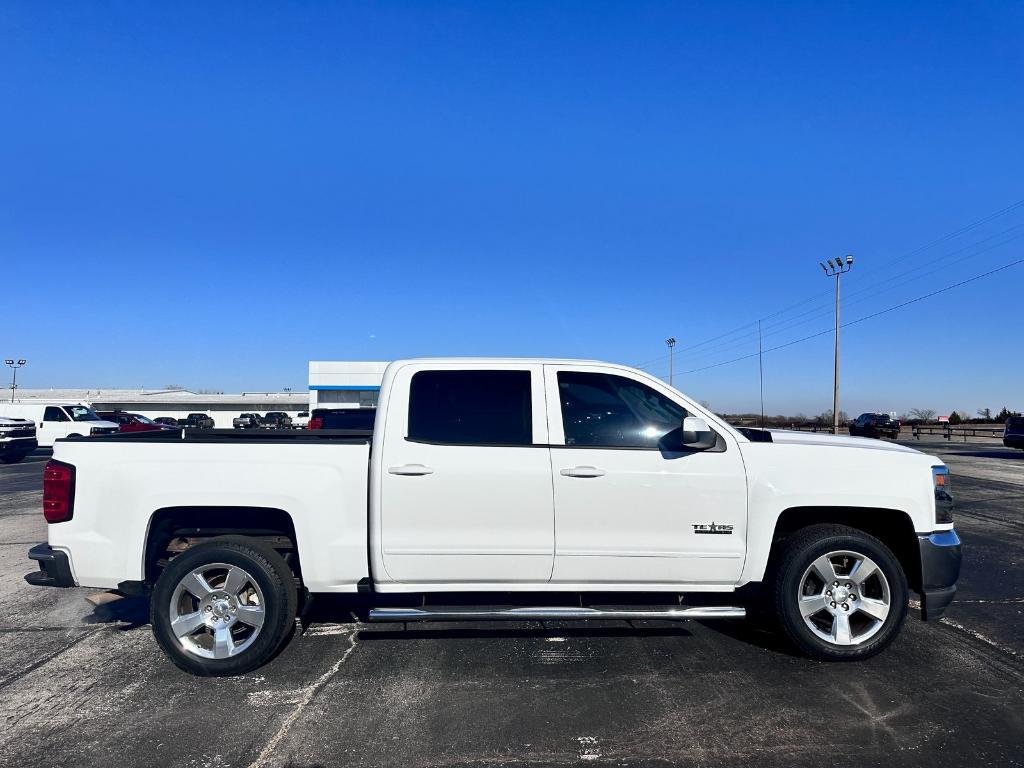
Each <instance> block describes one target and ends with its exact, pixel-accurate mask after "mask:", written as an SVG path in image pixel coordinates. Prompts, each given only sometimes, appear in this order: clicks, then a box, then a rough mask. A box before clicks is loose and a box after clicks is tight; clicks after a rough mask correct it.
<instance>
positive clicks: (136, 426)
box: [96, 411, 171, 432]
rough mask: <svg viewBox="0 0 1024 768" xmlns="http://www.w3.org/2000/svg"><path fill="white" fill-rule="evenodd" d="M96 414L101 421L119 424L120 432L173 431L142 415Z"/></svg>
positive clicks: (116, 412) (102, 412) (125, 413)
mask: <svg viewBox="0 0 1024 768" xmlns="http://www.w3.org/2000/svg"><path fill="white" fill-rule="evenodd" d="M96 414H97V415H98V416H99V417H100V418H101V419H105V420H106V421H113V422H115V423H117V425H118V431H119V432H151V431H154V430H161V429H171V427H170V426H167V425H165V424H157V423H156V422H155V421H154V420H153V419H150V418H147V417H146V416H143V415H142V414H141V413H128V412H127V411H97V412H96Z"/></svg>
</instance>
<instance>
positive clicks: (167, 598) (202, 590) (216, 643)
mask: <svg viewBox="0 0 1024 768" xmlns="http://www.w3.org/2000/svg"><path fill="white" fill-rule="evenodd" d="M296 601H297V596H296V590H295V582H294V577H293V576H292V572H291V570H290V569H289V568H288V564H287V563H285V561H284V558H282V557H281V555H279V554H278V553H277V552H276V551H275V550H274V549H272V548H271V547H269V546H267V545H265V544H263V543H262V542H259V541H254V540H252V539H247V538H246V537H244V536H219V537H217V538H214V539H210V540H209V541H207V542H204V543H202V544H197V545H196V546H194V547H191V548H190V549H188V550H186V551H185V552H183V553H181V554H180V555H178V556H177V557H175V558H174V559H173V560H172V561H171V562H170V564H169V565H168V566H167V567H166V568H165V569H164V571H163V572H162V573H161V574H160V577H159V578H158V579H157V582H156V586H155V587H154V589H153V596H152V602H151V604H150V621H151V622H152V625H153V634H154V635H155V636H156V639H157V642H158V643H159V644H160V646H161V648H163V650H164V652H165V653H166V654H167V655H168V656H169V657H170V659H171V661H173V662H174V663H175V664H176V665H177V666H178V667H180V668H181V669H183V670H185V671H186V672H191V673H192V674H194V675H204V676H222V675H239V674H243V673H245V672H249V671H251V670H253V669H255V668H256V667H258V666H260V665H261V664H263V663H265V662H266V661H267V660H269V659H270V658H271V657H272V656H273V655H274V653H275V652H276V651H277V649H278V648H279V647H280V646H281V644H282V643H283V642H284V641H285V640H286V639H287V637H288V635H289V633H290V632H291V630H292V628H293V626H294V622H295V610H296Z"/></svg>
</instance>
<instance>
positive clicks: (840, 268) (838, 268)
mask: <svg viewBox="0 0 1024 768" xmlns="http://www.w3.org/2000/svg"><path fill="white" fill-rule="evenodd" d="M818 264H819V265H821V268H822V270H823V271H824V272H825V276H826V277H832V276H833V275H835V278H836V352H835V369H834V372H833V378H832V434H833V435H838V434H839V278H840V277H841V276H842V275H845V274H846V273H847V272H849V271H850V270H851V269H853V256H850V255H847V256H846V261H845V263H844V262H843V260H842V259H841V258H840V259H836V260H835V262H834V263H833V261H832V259H829V260H828V266H827V267H826V266H825V265H824V264H822V263H821V262H820V261H819V262H818Z"/></svg>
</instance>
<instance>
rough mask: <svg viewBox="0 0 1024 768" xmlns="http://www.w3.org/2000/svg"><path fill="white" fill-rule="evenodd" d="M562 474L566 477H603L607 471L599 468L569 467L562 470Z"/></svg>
mask: <svg viewBox="0 0 1024 768" xmlns="http://www.w3.org/2000/svg"><path fill="white" fill-rule="evenodd" d="M560 474H563V475H565V476H566V477H602V476H603V475H604V474H605V471H604V470H603V469H598V468H597V467H569V468H568V469H563V470H561V472H560Z"/></svg>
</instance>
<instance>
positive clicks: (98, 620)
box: [82, 597, 149, 632]
mask: <svg viewBox="0 0 1024 768" xmlns="http://www.w3.org/2000/svg"><path fill="white" fill-rule="evenodd" d="M82 621H83V622H84V623H86V624H123V625H124V626H121V627H118V629H119V630H121V631H122V632H127V631H128V630H131V629H138V628H139V627H144V626H146V625H147V624H149V598H148V597H122V598H120V599H119V600H112V601H110V602H109V603H100V604H99V605H97V606H96V607H95V608H93V611H92V613H90V614H89V615H88V616H86V617H85V618H84V619H83V620H82Z"/></svg>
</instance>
